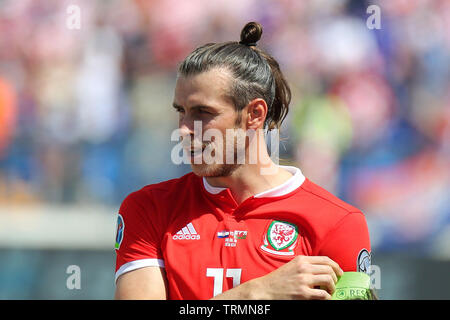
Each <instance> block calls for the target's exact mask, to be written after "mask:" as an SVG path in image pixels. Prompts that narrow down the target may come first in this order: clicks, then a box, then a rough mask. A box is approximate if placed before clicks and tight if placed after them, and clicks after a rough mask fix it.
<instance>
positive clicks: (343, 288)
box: [331, 272, 372, 300]
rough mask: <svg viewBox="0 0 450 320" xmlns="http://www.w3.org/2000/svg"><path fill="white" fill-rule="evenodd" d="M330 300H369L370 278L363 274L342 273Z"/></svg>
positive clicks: (370, 296)
mask: <svg viewBox="0 0 450 320" xmlns="http://www.w3.org/2000/svg"><path fill="white" fill-rule="evenodd" d="M331 299H332V300H371V299H372V293H371V290H370V276H369V275H368V274H366V273H363V272H344V274H343V275H342V276H341V277H339V278H338V281H337V283H336V290H335V291H334V293H333V294H332V295H331Z"/></svg>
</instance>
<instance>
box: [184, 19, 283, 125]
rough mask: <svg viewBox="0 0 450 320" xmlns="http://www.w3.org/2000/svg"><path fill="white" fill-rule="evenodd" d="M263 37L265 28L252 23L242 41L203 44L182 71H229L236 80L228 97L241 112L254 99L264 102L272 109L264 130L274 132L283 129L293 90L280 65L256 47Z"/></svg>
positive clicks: (187, 59) (243, 34) (194, 52)
mask: <svg viewBox="0 0 450 320" xmlns="http://www.w3.org/2000/svg"><path fill="white" fill-rule="evenodd" d="M261 35H262V26H261V25H260V24H259V23H257V22H249V23H247V24H246V25H245V26H244V28H243V29H242V31H241V37H240V41H239V42H237V41H229V42H223V43H209V44H206V45H203V46H201V47H199V48H197V49H195V50H194V51H193V52H192V53H190V54H189V55H188V56H187V57H186V59H184V61H182V63H181V64H180V66H179V68H178V72H179V74H180V75H182V76H190V75H196V74H199V73H202V72H205V71H208V70H211V69H213V68H225V69H227V70H228V71H230V73H231V75H232V77H233V80H234V81H233V83H232V85H231V88H230V90H229V94H228V95H229V98H230V99H231V101H232V102H233V103H234V105H235V107H236V110H237V111H239V112H240V111H241V110H242V109H243V108H244V107H245V106H246V105H247V104H248V103H249V102H250V101H252V100H253V99H256V98H261V99H264V100H265V101H266V103H267V106H268V112H267V117H266V120H265V123H264V127H267V128H268V129H269V130H272V129H274V128H279V127H280V125H281V123H282V121H283V120H284V118H285V117H286V115H287V113H288V111H289V103H290V101H291V90H290V88H289V85H288V83H287V81H286V80H285V78H284V76H283V74H282V72H281V70H280V66H279V64H278V62H277V61H276V60H275V59H274V58H273V57H272V56H271V55H269V54H268V53H266V52H265V51H263V50H262V49H260V48H258V47H256V43H257V42H258V41H259V39H260V38H261Z"/></svg>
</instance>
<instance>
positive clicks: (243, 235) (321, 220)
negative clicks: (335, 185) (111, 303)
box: [115, 22, 370, 299]
mask: <svg viewBox="0 0 450 320" xmlns="http://www.w3.org/2000/svg"><path fill="white" fill-rule="evenodd" d="M261 34H262V28H261V26H260V25H259V24H257V23H253V22H252V23H248V24H247V25H246V26H245V27H244V29H243V30H242V33H241V41H240V42H239V43H238V42H226V43H219V44H208V45H205V46H202V47H200V48H198V49H196V50H194V52H192V53H191V54H190V55H189V56H188V57H187V58H186V59H185V60H184V61H183V62H182V64H181V65H180V68H179V75H178V78H177V83H176V88H175V95H174V103H173V106H174V107H175V109H176V111H178V112H179V115H180V116H179V132H180V135H181V136H182V137H183V140H184V141H188V143H187V144H186V143H185V144H184V145H185V147H186V148H187V151H188V152H189V154H190V160H191V164H192V165H191V166H192V171H193V172H192V173H189V174H187V175H185V176H183V177H181V178H178V179H173V180H169V181H165V182H161V183H159V184H154V185H149V186H146V187H144V188H143V189H141V190H139V191H136V192H134V193H132V194H130V195H129V196H128V197H127V198H126V199H125V200H124V202H123V203H122V206H121V208H120V212H119V225H120V226H121V227H120V228H119V229H118V234H119V236H117V243H116V250H117V251H116V252H117V261H116V284H117V289H116V295H115V297H116V298H117V299H210V298H215V299H330V298H331V294H332V293H333V292H334V290H335V283H336V282H337V279H338V277H340V276H341V275H342V273H343V271H364V269H363V268H364V267H366V268H367V263H368V262H370V242H369V235H368V230H367V225H366V221H365V218H364V216H363V214H362V213H361V212H360V211H359V210H358V209H356V208H354V207H352V206H350V205H348V204H346V203H344V202H343V201H341V200H339V199H337V198H336V197H334V196H333V195H331V194H330V193H328V192H327V191H325V190H323V189H322V188H320V187H319V186H316V185H315V184H313V183H312V182H311V181H309V180H308V179H306V178H305V177H304V176H303V174H302V173H301V171H300V170H299V169H298V168H295V167H283V166H278V165H276V164H275V163H274V162H273V161H272V160H271V159H270V157H269V155H268V151H267V147H266V144H265V141H264V133H263V129H269V130H270V129H273V128H279V126H280V124H281V122H282V121H283V119H284V117H285V116H286V114H287V111H288V105H289V102H290V90H289V86H288V85H287V83H286V81H285V79H284V77H283V75H282V73H281V71H280V69H279V66H278V63H277V62H276V61H275V59H273V57H271V56H270V55H268V54H267V53H265V52H263V51H262V50H260V49H259V48H257V47H256V42H257V41H258V40H259V39H260V37H261ZM198 124H200V128H201V129H200V131H201V132H200V134H198V133H199V132H198V129H196V125H198ZM197 128H198V126H197ZM230 129H231V130H232V133H233V134H232V135H230V134H229V132H230ZM211 131H212V132H214V134H213V135H209V136H208V137H209V138H208V139H206V138H205V136H206V135H207V133H208V132H211ZM247 132H251V133H252V134H250V135H247V136H248V139H247V138H245V137H244V138H243V137H242V135H243V133H245V134H246V133H247ZM227 134H228V135H227ZM199 136H200V138H199ZM235 138H236V139H235ZM240 138H241V139H240ZM242 138H243V139H242ZM239 139H240V141H241V143H237V141H238V140H239ZM242 141H244V142H243V143H242ZM230 146H231V148H230ZM255 150H257V151H256V153H257V157H256V160H255V157H253V156H254V153H255ZM242 151H243V152H244V153H243V154H244V156H243V157H242ZM240 152H241V157H239V153H240ZM230 153H231V155H230ZM205 155H209V158H212V159H213V160H214V161H212V162H210V161H206V160H205V158H208V157H205ZM252 159H253V160H252Z"/></svg>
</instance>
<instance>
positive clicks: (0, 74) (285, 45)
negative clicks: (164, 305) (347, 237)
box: [0, 0, 450, 299]
mask: <svg viewBox="0 0 450 320" xmlns="http://www.w3.org/2000/svg"><path fill="white" fill-rule="evenodd" d="M73 5H75V6H76V8H78V9H79V17H80V21H79V22H80V24H79V28H72V27H73V25H71V24H70V23H71V22H73V20H72V19H73V18H74V11H72V10H71V9H69V8H72V7H71V6H73ZM370 5H377V6H378V7H379V8H380V23H381V25H380V27H381V28H380V29H371V28H369V27H368V22H367V20H368V19H369V17H370V16H371V13H368V12H367V8H368V7H369V6H370ZM248 21H258V22H260V23H261V24H262V25H263V27H264V33H263V37H262V40H261V41H260V42H259V46H261V47H262V48H264V49H265V50H267V51H268V52H269V53H271V54H272V55H273V56H274V57H275V58H276V59H277V60H278V61H279V63H280V65H281V68H282V70H283V71H284V73H285V76H286V78H287V79H288V81H289V83H290V85H291V88H292V92H293V101H292V104H291V109H290V112H289V115H288V117H287V119H286V120H285V123H284V125H283V127H282V131H281V135H282V137H283V143H282V145H281V147H280V155H281V158H282V159H283V161H282V162H281V163H282V164H291V165H296V166H298V167H300V168H301V169H302V171H303V173H304V174H305V175H306V176H307V177H308V178H309V179H311V180H312V181H314V182H316V183H317V184H319V185H321V186H323V187H324V188H326V189H327V190H329V191H330V192H332V193H334V194H335V195H337V196H338V197H341V198H342V199H344V200H345V201H347V202H349V203H351V204H353V205H354V206H356V207H358V208H360V209H361V210H362V211H363V212H364V213H365V214H366V217H367V221H368V224H369V230H370V234H371V241H372V249H373V254H374V255H373V263H374V264H376V265H378V266H379V267H380V270H381V288H380V289H379V290H378V294H379V296H380V298H382V299H450V290H448V289H447V287H448V286H449V285H450V274H449V272H448V270H450V196H449V194H450V192H449V190H450V50H449V49H450V1H448V0H386V1H360V0H326V1H325V0H311V1H294V0H280V1H270V0H215V1H207V0H190V1H175V0H109V1H106V0H104V1H91V0H72V1H61V0H42V1H32V0H0V299H111V298H112V297H113V294H114V262H115V256H114V249H113V248H114V236H115V221H116V214H117V210H118V207H119V205H120V203H121V201H122V200H123V199H124V198H125V196H126V195H127V194H129V193H130V192H132V191H134V190H136V189H139V188H141V187H143V186H144V185H147V184H151V183H155V182H159V181H162V180H166V179H170V178H175V177H178V176H180V175H182V174H184V173H186V172H189V170H190V169H189V167H187V166H176V165H174V164H172V163H171V161H170V151H171V149H172V147H173V146H174V143H173V142H171V141H170V134H171V132H172V130H173V129H175V128H176V127H177V115H176V114H175V112H174V111H173V110H172V109H173V108H171V103H172V98H173V89H174V85H175V78H176V68H177V63H179V62H180V60H182V59H183V58H184V57H185V56H186V55H187V54H188V53H189V52H190V51H192V50H193V49H194V48H195V47H197V46H199V45H202V44H205V43H208V42H221V41H229V40H235V41H238V40H239V33H240V31H241V29H242V27H243V26H244V24H245V23H246V22H248ZM69 265H78V266H79V267H80V270H81V289H74V290H70V289H68V288H67V286H66V280H67V278H68V277H69V274H67V273H66V269H67V267H68V266H69Z"/></svg>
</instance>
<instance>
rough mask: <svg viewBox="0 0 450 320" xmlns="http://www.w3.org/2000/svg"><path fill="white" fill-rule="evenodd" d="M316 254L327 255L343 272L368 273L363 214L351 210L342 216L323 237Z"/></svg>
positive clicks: (367, 247)
mask: <svg viewBox="0 0 450 320" xmlns="http://www.w3.org/2000/svg"><path fill="white" fill-rule="evenodd" d="M318 255H321V256H328V257H329V258H330V259H332V260H333V261H335V262H337V263H338V264H339V266H340V267H341V269H342V270H343V271H345V272H347V271H360V272H365V273H369V272H370V265H371V248H370V237H369V230H368V227H367V222H366V219H365V217H364V215H363V214H362V213H361V212H352V213H349V214H347V215H346V216H345V217H343V218H342V219H341V220H340V221H339V222H338V223H337V224H336V226H335V227H334V228H333V229H332V230H330V231H329V233H328V234H327V236H326V237H325V238H324V239H323V241H322V244H321V246H320V249H319V251H318Z"/></svg>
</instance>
